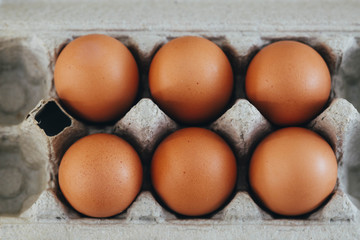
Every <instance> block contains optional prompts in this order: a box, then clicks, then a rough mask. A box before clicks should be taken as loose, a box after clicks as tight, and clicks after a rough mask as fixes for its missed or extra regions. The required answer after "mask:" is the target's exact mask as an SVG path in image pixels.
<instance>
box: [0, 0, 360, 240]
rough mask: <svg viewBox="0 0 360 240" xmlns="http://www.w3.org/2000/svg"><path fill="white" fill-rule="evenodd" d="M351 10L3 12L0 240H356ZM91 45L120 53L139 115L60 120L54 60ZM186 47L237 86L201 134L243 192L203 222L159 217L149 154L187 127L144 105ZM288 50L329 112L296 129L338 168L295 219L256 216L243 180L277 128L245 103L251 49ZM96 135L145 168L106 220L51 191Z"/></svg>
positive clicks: (26, 7) (253, 4) (64, 7)
mask: <svg viewBox="0 0 360 240" xmlns="http://www.w3.org/2000/svg"><path fill="white" fill-rule="evenodd" d="M204 8H206V9H207V10H208V11H203V12H202V11H201V10H203V9H204ZM359 8H360V4H359V3H357V2H352V1H345V2H344V4H343V5H338V4H337V3H336V2H335V1H317V2H316V3H313V2H310V1H291V2H289V3H288V4H287V5H284V3H283V2H281V1H271V4H270V3H267V2H265V1H260V0H258V1H249V2H232V1H229V2H225V3H220V2H219V3H218V2H216V1H210V2H208V1H203V0H200V1H197V2H191V1H175V2H168V1H155V2H152V3H148V2H146V1H137V2H136V3H130V2H126V1H106V2H102V3H97V2H96V1H91V0H83V1H79V2H76V3H73V2H71V3H70V2H67V1H64V0H63V1H56V2H55V1H50V2H47V3H45V2H42V1H26V2H25V1H2V2H1V1H0V239H79V238H81V239H118V238H119V239H360V215H359V211H360V210H359V208H360V181H359V180H360V177H359V176H360V151H359V147H358V145H359V144H360V137H359V136H360V114H359V112H358V111H357V110H356V108H358V109H360V97H359V96H360V95H359V93H360V86H358V85H359V82H360V81H359V80H360V70H359V64H360V25H359V23H360V17H359V16H358V11H356V9H359ZM234 9H236V11H235V10H234ZM259 9H261V10H268V11H258V10H259ZM309 9H310V10H309ZM320 9H322V11H321V12H320V13H318V12H317V11H320ZM334 9H336V11H335V10H334ZM271 10H274V11H275V10H276V11H275V12H276V13H277V14H275V13H274V12H272V11H271ZM90 33H103V34H107V35H110V36H112V37H115V38H117V39H118V40H120V41H121V42H122V43H124V44H125V45H126V46H127V47H128V48H129V49H130V50H131V52H132V53H133V55H134V56H135V58H136V61H137V63H138V66H139V70H140V82H141V86H140V89H139V94H138V98H137V101H136V102H135V103H134V106H133V107H132V108H131V109H130V110H129V111H128V112H127V113H126V114H125V115H124V116H123V117H122V118H121V119H118V120H117V121H115V122H114V123H113V124H108V125H92V124H88V123H85V122H82V121H79V120H77V119H76V118H74V117H73V116H71V115H70V114H69V113H68V112H67V111H66V109H64V108H63V107H62V105H61V102H60V101H59V99H58V97H57V95H56V91H55V88H54V84H53V70H54V64H55V61H56V58H57V56H58V54H59V52H60V51H61V49H62V48H63V47H64V46H65V45H66V44H67V43H69V42H70V41H71V40H73V39H74V38H76V37H78V36H81V35H86V34H90ZM184 35H196V36H202V37H205V38H207V39H209V40H211V41H213V42H215V43H216V44H217V45H218V46H220V47H221V48H222V49H223V51H224V52H225V53H226V55H227V56H228V58H229V60H230V62H231V64H232V67H233V71H234V76H235V78H234V81H235V89H234V93H233V96H232V99H231V102H230V103H229V104H228V106H227V108H226V109H224V111H223V113H222V114H221V115H219V116H218V118H217V119H216V120H215V121H213V122H211V123H208V124H206V125H202V127H204V128H208V129H211V130H213V131H214V132H216V133H218V134H219V135H221V136H222V137H223V138H224V139H225V140H226V141H227V142H228V143H229V145H230V146H231V148H232V149H233V150H234V153H235V155H236V158H237V164H238V182H237V186H236V190H235V192H234V194H233V195H232V196H231V198H230V199H229V200H228V202H226V204H224V206H222V208H221V209H219V210H218V211H216V212H214V213H213V214H211V215H208V216H206V217H201V218H184V217H180V216H178V215H176V214H174V213H173V212H171V211H170V210H169V209H167V208H166V207H165V206H163V205H162V204H161V203H159V201H157V197H156V195H155V194H154V192H153V191H152V188H151V182H150V176H149V166H150V161H151V157H152V153H153V151H154V149H155V148H156V146H157V145H158V144H159V142H161V140H162V139H163V138H164V137H166V136H167V135H168V134H170V133H172V132H174V131H175V130H177V129H180V128H182V127H185V126H184V125H181V124H179V123H177V122H175V121H174V120H172V119H171V118H169V117H168V116H167V115H166V114H165V113H164V112H163V111H162V110H161V109H160V108H159V107H158V106H157V105H156V104H155V103H154V102H153V100H152V99H151V95H150V92H149V87H148V84H147V81H148V78H147V74H148V70H149V66H150V62H151V59H152V57H153V56H154V54H155V53H156V51H157V50H158V49H159V48H160V47H161V46H162V45H163V44H165V43H166V42H168V41H169V40H171V39H173V38H176V37H179V36H184ZM283 39H293V40H297V41H301V42H304V43H306V44H308V45H310V46H312V47H313V48H314V49H316V50H317V51H318V52H319V53H320V54H321V55H322V56H323V58H324V59H325V61H326V62H327V64H328V66H329V69H330V71H331V75H332V93H331V98H330V100H329V102H328V103H327V105H326V106H325V107H324V109H323V111H322V112H321V113H320V114H319V115H318V116H317V117H316V118H315V119H313V120H312V121H311V122H310V123H308V124H307V125H306V126H304V127H306V128H308V129H311V130H313V131H315V132H317V133H319V134H320V135H322V136H323V137H324V138H325V139H326V140H327V141H328V142H329V143H330V145H331V146H332V147H333V149H334V151H335V154H336V157H337V160H338V182H337V185H336V187H335V190H334V192H333V194H332V195H331V196H330V198H329V199H328V200H327V201H326V202H325V203H324V204H323V205H322V206H321V207H319V208H318V209H316V210H315V211H313V212H311V213H309V214H307V215H304V216H300V217H293V218H284V217H280V216H276V215H273V214H271V213H270V212H269V211H267V210H266V209H264V208H262V207H261V206H260V205H259V204H258V203H257V202H256V201H254V199H253V196H252V194H251V190H250V188H249V184H248V180H247V177H248V175H247V174H248V173H247V171H248V165H249V160H250V157H251V153H252V151H253V150H254V148H255V146H256V145H257V144H258V143H259V141H260V140H261V139H262V138H263V137H265V136H266V135H267V134H269V133H270V132H272V131H274V130H275V129H276V127H275V126H273V125H271V124H270V123H269V122H268V121H267V120H266V119H265V118H264V117H263V116H262V115H261V113H260V112H259V111H258V110H257V109H256V108H255V107H254V106H253V105H252V104H251V103H250V102H249V101H248V100H247V99H246V96H245V91H244V79H245V73H246V68H247V65H248V64H249V62H250V60H251V58H252V57H253V56H254V55H255V54H256V52H258V51H259V49H261V48H262V47H263V46H265V45H266V44H269V43H271V42H273V41H278V40H283ZM209 107H210V106H209ZM97 132H106V133H113V134H116V135H118V136H120V137H122V138H124V139H125V140H127V141H128V142H130V143H131V144H132V145H133V146H134V148H135V149H136V150H137V152H138V153H139V155H140V157H141V159H142V162H143V166H144V184H143V187H142V190H141V192H140V194H139V195H138V197H137V198H136V199H135V201H134V202H133V203H132V205H131V206H130V207H129V208H128V209H127V210H126V211H124V212H123V213H121V214H118V215H117V216H114V217H111V218H106V219H97V218H89V217H86V216H84V215H81V214H79V213H78V212H76V211H75V210H74V209H73V208H72V207H71V206H70V205H69V204H68V203H67V202H66V200H65V199H64V197H63V196H62V194H61V191H60V190H59V186H58V181H57V174H58V165H59V162H60V160H61V158H62V156H63V154H64V153H65V151H66V150H67V149H68V147H69V146H71V144H72V143H74V142H75V141H76V140H78V139H80V138H81V137H83V136H86V135H89V134H92V133H97Z"/></svg>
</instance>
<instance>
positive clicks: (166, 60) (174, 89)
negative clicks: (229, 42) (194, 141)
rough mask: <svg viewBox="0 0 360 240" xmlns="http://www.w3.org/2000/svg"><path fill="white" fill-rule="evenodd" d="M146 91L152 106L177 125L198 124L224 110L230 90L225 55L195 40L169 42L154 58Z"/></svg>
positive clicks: (229, 76) (195, 38)
mask: <svg viewBox="0 0 360 240" xmlns="http://www.w3.org/2000/svg"><path fill="white" fill-rule="evenodd" d="M149 87H150V92H151V95H152V97H153V99H154V100H155V102H156V103H157V104H158V105H159V106H160V108H161V109H162V110H163V111H164V112H165V113H166V114H168V115H169V116H170V117H172V118H173V119H175V120H176V121H179V122H182V123H186V124H201V123H204V122H208V121H211V120H214V118H216V117H217V116H219V114H220V113H221V112H222V111H223V110H224V108H225V107H226V105H227V103H228V102H229V99H230V97H231V94H232V90H233V72H232V68H231V64H230V62H229V60H228V58H227V57H226V55H225V54H224V52H223V51H222V50H221V49H220V48H219V47H218V46H217V45H216V44H215V43H213V42H211V41H210V40H207V39H205V38H201V37H196V36H184V37H179V38H176V39H173V40H171V41H170V42H168V43H167V44H165V45H164V46H163V47H161V48H160V50H159V51H158V52H157V53H156V55H155V56H154V58H153V60H152V62H151V65H150V70H149Z"/></svg>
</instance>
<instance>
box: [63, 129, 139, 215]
mask: <svg viewBox="0 0 360 240" xmlns="http://www.w3.org/2000/svg"><path fill="white" fill-rule="evenodd" d="M142 178H143V170H142V165H141V161H140V158H139V156H138V154H137V153H136V151H135V150H134V149H133V148H132V147H131V145H129V144H128V143H127V142H126V141H124V140H123V139H121V138H119V137H117V136H115V135H111V134H103V133H99V134H93V135H89V136H86V137H84V138H82V139H80V140H78V141H77V142H75V143H74V144H73V145H72V146H71V147H70V148H69V149H68V150H67V151H66V153H65V155H64V156H63V158H62V160H61V163H60V166H59V185H60V189H61V191H62V193H63V195H64V196H65V198H66V199H67V201H68V202H69V203H70V205H71V206H73V207H74V208H75V209H76V210H77V211H79V212H80V213H83V214H85V215H87V216H91V217H110V216H113V215H116V214H118V213H120V212H122V211H124V210H125V209H126V208H127V207H128V206H129V205H130V204H131V203H132V201H133V200H134V199H135V197H136V196H137V194H138V193H139V191H140V188H141V185H142Z"/></svg>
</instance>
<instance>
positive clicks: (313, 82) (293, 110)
mask: <svg viewBox="0 0 360 240" xmlns="http://www.w3.org/2000/svg"><path fill="white" fill-rule="evenodd" d="M245 90H246V95H247V98H248V99H249V100H250V102H251V103H252V104H253V105H254V106H255V107H256V108H257V109H259V111H260V112H261V113H262V114H263V115H264V116H265V117H266V118H267V119H268V120H270V121H271V122H272V123H274V124H276V125H280V126H290V125H298V124H303V123H306V122H308V121H309V120H311V119H312V118H314V117H315V116H316V115H317V114H319V112H320V111H321V110H322V109H323V107H324V105H325V104H326V102H327V101H328V99H329V96H330V90H331V77H330V72H329V69H328V67H327V65H326V62H325V61H324V59H323V58H322V57H321V56H320V55H319V54H318V53H317V52H316V51H315V50H314V49H313V48H311V47H310V46H308V45H306V44H303V43H300V42H297V41H279V42H275V43H272V44H270V45H268V46H266V47H264V48H263V49H262V50H261V51H260V52H259V53H257V54H256V55H255V57H254V58H253V59H252V61H251V62H250V64H249V67H248V69H247V73H246V79H245Z"/></svg>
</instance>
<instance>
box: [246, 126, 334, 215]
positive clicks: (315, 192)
mask: <svg viewBox="0 0 360 240" xmlns="http://www.w3.org/2000/svg"><path fill="white" fill-rule="evenodd" d="M249 180H250V186H251V188H252V190H253V192H254V193H255V195H256V196H257V197H258V198H259V199H260V201H261V202H262V203H263V205H264V206H265V207H266V208H268V209H269V210H271V211H272V212H274V213H277V214H280V215H285V216H297V215H302V214H306V213H309V212H311V211H313V210H314V209H316V208H318V207H319V206H321V204H322V203H323V202H324V201H325V200H326V199H327V198H328V197H329V195H330V194H331V193H332V191H333V189H334V187H335V184H336V180H337V161H336V157H335V154H334V152H333V150H332V148H331V147H330V145H329V144H328V143H327V142H326V141H325V140H324V139H323V138H322V137H320V136H319V135H318V134H316V133H315V132H312V131H310V130H307V129H304V128H299V127H289V128H283V129H280V130H277V131H275V132H273V133H272V134H270V135H269V136H267V137H266V138H265V139H264V140H263V141H261V142H260V144H259V145H258V146H257V147H256V149H255V151H254V153H253V155H252V157H251V161H250V168H249Z"/></svg>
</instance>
